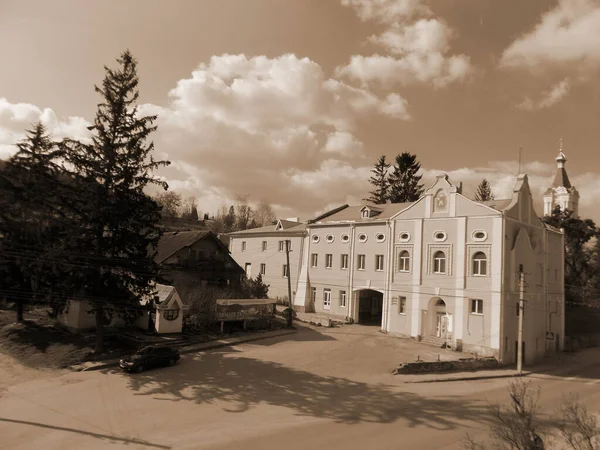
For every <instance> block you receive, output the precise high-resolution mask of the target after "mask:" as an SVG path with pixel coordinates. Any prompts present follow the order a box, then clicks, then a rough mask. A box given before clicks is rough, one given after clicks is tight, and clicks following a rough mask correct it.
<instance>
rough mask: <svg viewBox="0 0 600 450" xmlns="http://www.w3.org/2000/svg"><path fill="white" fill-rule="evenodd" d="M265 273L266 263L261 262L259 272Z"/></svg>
mask: <svg viewBox="0 0 600 450" xmlns="http://www.w3.org/2000/svg"><path fill="white" fill-rule="evenodd" d="M266 273H267V265H266V264H264V263H263V264H261V265H260V274H261V275H265V274H266Z"/></svg>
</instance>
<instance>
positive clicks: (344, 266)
mask: <svg viewBox="0 0 600 450" xmlns="http://www.w3.org/2000/svg"><path fill="white" fill-rule="evenodd" d="M341 268H342V269H347V268H348V255H342V261H341Z"/></svg>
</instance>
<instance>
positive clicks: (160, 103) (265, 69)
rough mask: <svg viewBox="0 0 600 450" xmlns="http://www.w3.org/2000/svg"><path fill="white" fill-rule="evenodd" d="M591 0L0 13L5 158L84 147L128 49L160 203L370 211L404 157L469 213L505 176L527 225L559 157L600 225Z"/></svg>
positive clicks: (65, 5)
mask: <svg viewBox="0 0 600 450" xmlns="http://www.w3.org/2000/svg"><path fill="white" fill-rule="evenodd" d="M598 42H600V0H527V1H523V0H503V1H498V0H443V1H441V0H437V1H434V0H172V1H168V2H167V1H163V0H127V1H122V0H104V1H102V2H82V1H80V0H54V1H52V2H48V1H45V0H35V1H34V0H0V158H7V157H9V156H10V155H11V154H12V153H14V143H15V142H17V141H18V140H19V139H22V138H23V135H24V130H25V129H27V128H28V127H29V126H30V124H31V123H32V122H34V121H36V120H41V121H42V122H43V123H44V124H45V125H46V126H47V127H48V129H49V130H50V132H51V133H52V135H53V137H55V138H61V137H64V136H69V137H74V138H83V137H85V135H86V132H87V131H86V126H87V125H89V123H90V122H91V121H92V120H93V118H94V114H95V111H96V105H97V104H98V103H99V102H100V98H99V97H98V94H96V92H95V91H94V85H95V84H101V82H102V79H103V77H104V66H105V65H108V66H110V67H115V64H116V62H115V60H116V58H117V57H118V56H119V55H120V54H121V52H123V51H124V50H125V49H130V50H131V52H132V53H133V55H134V57H135V58H136V59H137V60H138V69H139V77H140V113H142V114H157V115H158V121H157V124H158V131H157V132H155V133H154V135H153V138H152V139H153V141H154V143H155V146H156V149H155V155H154V156H155V158H157V159H168V160H170V161H171V163H172V164H171V165H170V166H169V167H167V168H162V169H160V170H159V172H158V175H160V176H161V177H164V178H165V179H166V180H167V182H168V183H169V186H170V189H171V190H175V191H177V192H179V193H181V194H182V195H183V196H189V195H194V196H196V197H197V198H198V203H199V211H201V212H208V213H210V214H211V215H212V214H215V213H216V212H217V210H218V209H219V207H220V206H221V205H223V204H227V205H229V204H232V203H233V202H234V199H235V198H236V195H237V194H241V195H247V196H248V200H249V201H250V202H251V203H258V202H259V201H261V200H266V201H268V202H269V203H270V204H272V205H273V207H274V209H275V212H276V213H277V215H278V216H279V217H284V218H285V217H299V218H301V219H302V220H307V219H309V218H311V217H314V216H315V215H316V214H318V213H320V212H323V211H325V210H328V209H331V208H333V207H335V206H338V205H341V204H344V203H350V204H357V203H360V202H361V201H362V199H363V198H365V197H367V196H368V191H369V190H370V186H369V184H368V181H367V180H368V178H369V175H370V173H369V171H370V169H371V167H372V165H373V164H374V163H375V161H376V160H377V159H378V158H379V156H380V155H386V157H387V158H388V160H393V159H394V157H395V156H396V155H397V154H399V153H401V152H405V151H407V152H410V153H413V154H416V155H417V158H418V160H419V161H420V163H421V165H422V169H423V182H424V184H425V186H426V187H427V186H428V185H430V184H432V183H433V180H434V179H435V176H436V175H439V174H441V173H446V174H448V175H449V177H450V181H451V182H453V183H454V184H457V185H458V183H459V182H462V183H463V188H464V190H463V193H464V194H465V195H467V196H470V197H472V196H473V195H474V191H475V188H476V185H477V184H478V183H479V181H481V179H483V178H487V179H488V180H489V181H490V183H491V186H492V189H493V191H494V194H495V196H496V198H508V197H510V195H511V192H512V189H513V187H514V184H515V182H516V175H517V174H518V172H519V162H518V159H519V148H521V147H522V148H523V151H522V160H521V165H520V167H521V170H520V171H521V172H524V173H527V174H528V176H529V179H530V184H531V185H532V190H533V194H534V200H535V201H536V209H537V211H538V214H542V212H543V210H542V208H541V201H542V194H543V192H544V191H545V190H546V189H547V188H548V187H549V186H550V184H551V181H552V178H553V174H554V171H555V168H556V163H555V161H554V158H555V157H556V156H557V153H558V150H559V142H560V140H561V139H562V140H563V151H564V153H565V154H566V156H567V158H568V162H567V165H566V167H567V171H568V173H569V176H570V178H571V182H572V183H573V184H574V185H575V187H576V188H577V189H578V190H579V192H580V196H581V199H580V215H582V216H584V217H590V218H592V219H594V220H595V221H596V222H597V223H600V210H599V209H598V208H594V204H595V199H596V198H597V197H599V196H600V157H598V156H597V153H596V150H597V148H596V146H597V142H598V141H599V138H600V127H599V126H598V118H599V117H600V114H599V113H600V84H599V83H598V81H597V80H598V75H599V74H600V46H598V45H597V43H598Z"/></svg>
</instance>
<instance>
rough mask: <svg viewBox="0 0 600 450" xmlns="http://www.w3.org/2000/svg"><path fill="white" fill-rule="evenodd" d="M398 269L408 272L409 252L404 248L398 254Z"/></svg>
mask: <svg viewBox="0 0 600 450" xmlns="http://www.w3.org/2000/svg"><path fill="white" fill-rule="evenodd" d="M398 271H399V272H410V254H409V253H408V252H407V251H406V250H402V251H401V252H400V255H399V256H398Z"/></svg>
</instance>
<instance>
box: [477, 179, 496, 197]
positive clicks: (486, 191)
mask: <svg viewBox="0 0 600 450" xmlns="http://www.w3.org/2000/svg"><path fill="white" fill-rule="evenodd" d="M488 200H494V194H493V192H492V188H491V186H490V183H488V180H486V179H485V178H484V179H483V180H481V183H479V185H478V186H477V192H476V193H475V201H476V202H486V201H488Z"/></svg>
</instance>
